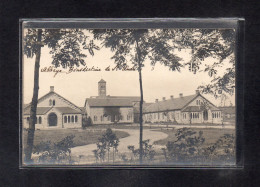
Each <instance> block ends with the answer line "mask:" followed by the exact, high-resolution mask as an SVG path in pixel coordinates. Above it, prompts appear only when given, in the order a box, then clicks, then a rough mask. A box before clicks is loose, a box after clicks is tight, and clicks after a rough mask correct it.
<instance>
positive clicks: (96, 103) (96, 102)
mask: <svg viewBox="0 0 260 187" xmlns="http://www.w3.org/2000/svg"><path fill="white" fill-rule="evenodd" d="M86 103H88V105H89V106H90V107H105V106H125V107H126V106H133V104H132V102H131V101H130V100H129V99H116V98H109V97H105V98H87V99H86Z"/></svg>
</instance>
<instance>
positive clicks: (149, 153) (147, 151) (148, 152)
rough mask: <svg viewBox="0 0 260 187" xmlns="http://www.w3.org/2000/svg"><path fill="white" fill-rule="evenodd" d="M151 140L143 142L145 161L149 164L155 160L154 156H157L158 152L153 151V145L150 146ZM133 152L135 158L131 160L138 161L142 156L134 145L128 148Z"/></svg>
mask: <svg viewBox="0 0 260 187" xmlns="http://www.w3.org/2000/svg"><path fill="white" fill-rule="evenodd" d="M149 142H150V140H149V139H148V140H144V141H143V144H142V145H143V160H146V161H148V162H150V161H153V160H154V156H155V155H156V152H155V151H154V149H153V145H152V144H149ZM127 148H128V149H129V150H130V151H131V152H132V155H133V157H134V158H133V157H132V158H131V160H137V159H138V158H139V156H140V149H135V147H134V146H133V145H129V146H128V147H127Z"/></svg>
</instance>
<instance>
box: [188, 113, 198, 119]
mask: <svg viewBox="0 0 260 187" xmlns="http://www.w3.org/2000/svg"><path fill="white" fill-rule="evenodd" d="M199 117H200V116H199V113H191V114H190V118H191V119H198V118H199Z"/></svg>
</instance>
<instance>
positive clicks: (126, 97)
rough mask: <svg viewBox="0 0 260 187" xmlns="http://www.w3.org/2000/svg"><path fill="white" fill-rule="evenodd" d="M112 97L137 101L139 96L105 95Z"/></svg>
mask: <svg viewBox="0 0 260 187" xmlns="http://www.w3.org/2000/svg"><path fill="white" fill-rule="evenodd" d="M107 97H109V98H112V99H128V100H130V101H131V102H139V101H140V99H141V98H140V96H107Z"/></svg>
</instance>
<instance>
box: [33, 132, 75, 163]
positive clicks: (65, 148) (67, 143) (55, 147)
mask: <svg viewBox="0 0 260 187" xmlns="http://www.w3.org/2000/svg"><path fill="white" fill-rule="evenodd" d="M74 137H75V136H74V135H71V136H67V137H66V138H64V139H63V140H61V141H60V142H57V143H54V144H52V143H51V141H47V142H40V143H39V144H38V145H36V146H34V148H33V153H34V154H40V156H39V157H38V160H37V162H38V163H40V164H60V163H69V164H71V163H72V160H71V155H70V154H71V147H72V146H73V138H74Z"/></svg>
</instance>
